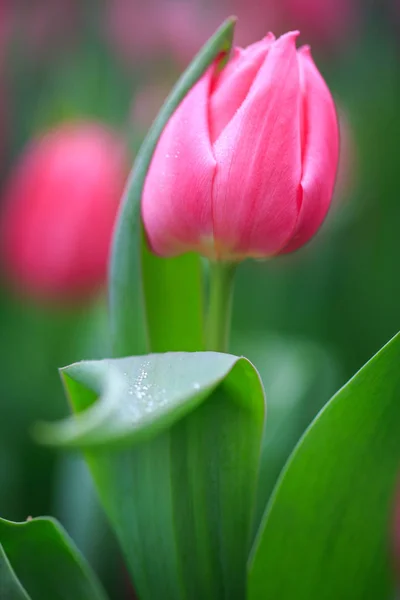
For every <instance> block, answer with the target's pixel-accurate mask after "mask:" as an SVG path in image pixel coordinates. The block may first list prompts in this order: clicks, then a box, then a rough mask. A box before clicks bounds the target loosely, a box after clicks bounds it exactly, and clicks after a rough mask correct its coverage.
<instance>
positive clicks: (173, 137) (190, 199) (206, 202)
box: [142, 65, 216, 256]
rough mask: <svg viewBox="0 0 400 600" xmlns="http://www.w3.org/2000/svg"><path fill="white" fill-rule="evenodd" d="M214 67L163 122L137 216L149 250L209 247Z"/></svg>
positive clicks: (174, 252)
mask: <svg viewBox="0 0 400 600" xmlns="http://www.w3.org/2000/svg"><path fill="white" fill-rule="evenodd" d="M214 71H215V65H213V66H212V67H210V68H209V69H208V71H207V72H206V74H205V75H204V76H203V77H202V78H201V79H200V80H199V81H198V82H197V83H196V85H195V86H194V87H193V88H192V89H191V90H190V92H189V93H188V94H187V96H186V97H185V98H184V100H183V101H182V103H181V104H180V106H179V107H178V108H177V110H176V112H175V113H174V114H173V116H172V117H171V119H170V120H169V121H168V123H167V125H166V127H165V129H164V132H163V134H162V136H161V138H160V140H159V142H158V145H157V148H156V151H155V153H154V156H153V160H152V162H151V165H150V169H149V171H148V174H147V177H146V182H145V186H144V190H143V197H142V218H143V222H144V226H145V230H146V233H147V237H148V241H149V244H150V247H151V249H152V250H153V252H155V253H156V254H160V255H162V256H175V255H178V254H181V253H183V252H187V251H189V250H193V251H201V253H202V254H207V246H210V248H211V251H212V235H213V226H212V207H211V192H212V182H213V179H214V173H215V165H216V163H215V158H214V155H213V151H212V146H211V142H210V135H209V125H208V100H209V93H210V88H211V82H212V79H213V76H214Z"/></svg>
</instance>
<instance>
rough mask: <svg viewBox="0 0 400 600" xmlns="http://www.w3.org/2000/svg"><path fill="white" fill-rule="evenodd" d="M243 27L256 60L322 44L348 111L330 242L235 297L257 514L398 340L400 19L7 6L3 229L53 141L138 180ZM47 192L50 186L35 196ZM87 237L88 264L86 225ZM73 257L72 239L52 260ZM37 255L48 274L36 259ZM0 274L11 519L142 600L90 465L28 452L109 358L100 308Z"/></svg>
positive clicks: (1, 24)
mask: <svg viewBox="0 0 400 600" xmlns="http://www.w3.org/2000/svg"><path fill="white" fill-rule="evenodd" d="M230 14H236V15H238V17H239V21H238V26H237V42H238V43H239V44H243V45H244V44H248V43H251V42H252V41H256V40H257V39H259V38H260V36H262V35H264V34H266V33H267V31H269V30H272V31H273V32H274V33H275V34H279V33H282V32H284V31H286V30H288V29H300V30H301V36H300V43H310V44H311V46H312V51H313V55H314V58H315V60H316V62H317V65H318V66H319V68H320V69H321V71H322V73H323V75H324V77H325V78H326V81H327V82H328V84H329V86H330V88H331V90H332V92H333V94H334V96H335V99H336V100H337V104H338V109H339V114H340V120H341V136H342V158H341V166H340V172H339V177H338V184H337V188H336V193H335V198H334V201H333V205H332V209H331V212H330V214H329V216H328V219H327V220H326V222H325V224H324V227H323V228H322V230H321V231H320V232H319V234H318V235H317V236H316V238H315V239H314V240H313V241H312V242H311V243H310V244H309V245H308V246H307V247H306V248H303V249H302V250H300V251H299V252H298V253H296V254H294V255H290V256H285V257H280V258H278V259H276V260H271V261H270V262H250V261H247V262H246V263H244V264H243V265H241V267H240V269H239V273H238V277H237V281H236V295H235V305H234V317H233V336H232V351H233V352H235V353H238V354H245V355H246V356H248V357H249V358H250V359H251V360H253V361H254V363H255V364H256V366H257V367H258V368H259V370H260V372H261V374H262V376H263V379H264V382H265V386H266V390H267V399H268V403H269V405H268V406H269V420H268V424H267V428H266V435H265V443H264V451H265V455H266V456H267V459H266V460H265V461H264V462H263V471H262V477H263V481H264V486H263V492H262V494H261V495H260V499H259V506H258V511H259V512H260V513H261V512H262V510H263V507H264V504H265V501H266V499H267V496H268V490H270V489H271V488H272V486H273V484H274V482H275V480H276V477H277V476H278V474H279V471H280V469H281V468H282V465H283V463H284V461H285V459H286V458H287V456H288V453H289V452H290V451H291V449H292V448H293V446H294V444H295V443H296V441H297V440H298V438H299V436H300V435H301V433H302V432H303V431H304V428H305V427H306V426H307V425H308V423H309V422H310V420H311V419H312V418H313V416H314V415H315V414H316V413H317V411H318V410H319V409H320V407H321V406H323V404H324V403H325V402H326V401H327V400H328V399H329V397H330V396H331V395H332V394H333V393H334V392H335V391H336V390H337V389H339V387H340V386H341V385H342V384H343V383H344V382H345V381H347V380H348V379H349V378H350V377H351V376H352V375H353V374H354V373H355V372H356V371H357V370H358V369H359V368H360V367H361V366H362V364H363V363H364V362H365V361H366V360H368V359H369V358H370V357H371V356H372V355H373V354H374V353H375V352H376V351H377V350H378V349H379V348H380V347H381V346H382V345H383V344H384V343H385V342H387V341H388V340H389V339H390V337H391V336H392V335H394V334H395V333H396V332H397V331H398V329H399V319H398V306H399V302H400V283H399V276H398V262H399V257H400V242H399V233H398V227H399V223H400V202H399V198H398V178H399V174H400V154H399V150H398V140H399V139H400V112H399V99H400V68H399V64H400V63H399V58H400V45H399V43H398V41H399V33H400V3H399V2H396V1H395V0H386V1H384V0H375V1H373V0H358V1H357V0H275V1H274V0H264V1H263V0H192V1H190V0H186V1H185V0H153V1H152V2H149V1H148V0H109V1H105V0H104V1H103V2H101V1H100V0H98V1H95V0H93V1H91V0H86V1H84V0H8V1H7V0H0V222H1V221H2V220H3V221H4V222H5V225H4V227H5V228H7V226H8V225H7V218H6V216H4V215H5V214H6V213H5V207H8V208H10V202H12V200H10V198H9V195H10V194H9V192H8V190H9V181H10V179H12V178H14V177H19V178H23V177H24V172H23V170H22V171H21V170H20V171H17V166H18V164H19V161H20V157H21V155H23V154H22V153H24V152H25V150H24V149H25V148H26V147H27V144H29V143H30V142H31V140H35V139H39V137H40V136H41V135H42V134H43V133H44V132H45V131H46V130H47V129H48V128H54V127H57V126H59V125H60V124H61V123H64V122H70V121H77V122H84V121H86V120H89V121H93V120H95V121H96V122H97V123H103V124H104V125H106V126H108V127H111V128H112V130H113V131H114V132H115V134H116V136H118V137H119V138H120V139H121V141H122V142H123V143H124V146H125V148H126V153H127V155H128V156H129V157H130V158H129V162H130V163H131V162H132V161H133V159H134V155H135V152H136V151H137V148H138V146H139V145H140V142H141V140H142V139H143V136H144V135H145V133H146V131H147V129H148V127H149V125H150V123H151V121H152V119H153V118H154V116H155V114H156V112H157V110H158V108H159V107H160V105H161V103H162V101H163V99H164V98H165V95H166V94H167V93H168V90H169V88H170V87H171V85H172V83H173V82H174V81H175V79H176V78H177V76H178V74H179V73H180V72H181V71H182V69H183V68H184V67H185V66H186V65H187V64H188V62H190V59H191V57H192V56H193V55H194V53H195V52H196V51H197V50H198V49H199V48H200V46H201V45H202V44H203V43H204V41H205V40H206V39H207V37H208V36H209V35H211V34H212V33H213V31H214V30H215V28H216V27H217V26H218V25H219V23H220V22H221V21H222V20H223V19H224V18H225V17H227V16H228V15H230ZM29 148H30V146H28V151H27V152H28V153H29V152H30V151H29ZM31 152H32V150H31ZM88 160H89V158H88ZM67 168H68V165H66V169H67ZM42 169H44V170H45V169H46V166H45V165H42ZM16 172H17V175H15V173H16ZM40 193H41V191H40V181H38V182H37V183H36V188H35V189H34V190H33V191H32V197H33V196H34V195H35V194H39V195H40ZM60 198H61V199H62V193H60ZM60 198H55V199H54V201H55V202H58V201H60ZM65 201H66V202H68V201H69V198H66V199H65ZM30 202H34V199H32V200H31V198H30V197H28V198H25V204H26V206H27V209H26V215H22V216H21V215H19V216H18V218H17V229H18V230H19V229H20V232H19V238H18V239H19V242H18V243H19V244H21V245H22V246H23V245H24V244H25V243H27V242H26V239H27V237H26V236H25V233H24V232H25V230H24V227H26V222H27V221H29V218H30V212H29V204H30ZM11 210H12V208H11ZM40 210H41V211H42V212H43V215H42V217H43V219H44V220H45V222H46V223H48V227H50V228H51V227H52V223H51V220H49V218H48V215H46V209H45V208H43V206H42V207H41V209H40ZM73 210H75V209H74V205H73V203H71V211H73ZM93 210H96V204H94V208H93ZM53 214H56V215H57V212H56V213H54V211H53ZM53 218H57V217H53ZM77 218H78V217H77ZM18 219H19V220H20V221H21V223H20V225H19V221H18ZM61 220H62V219H61ZM70 221H71V222H72V223H73V222H74V214H73V213H72V214H71V215H70ZM62 226H63V225H62V224H61V229H62ZM4 227H3V228H2V229H1V231H2V232H3V235H4V231H5V229H4ZM58 227H59V224H58ZM65 227H66V228H67V224H66V225H65ZM80 236H81V238H82V240H80V241H79V243H80V244H81V243H84V244H86V245H87V246H88V247H89V248H90V244H91V243H92V240H93V238H94V237H95V236H96V231H95V227H91V223H90V219H88V222H87V225H86V227H85V228H83V230H82V231H81V232H80ZM76 243H77V241H76V235H75V234H74V235H73V236H72V235H71V232H70V231H69V230H67V229H66V233H65V236H64V237H63V245H62V248H61V249H60V248H55V249H54V252H55V253H56V252H61V253H62V252H67V250H68V244H72V245H73V244H76ZM56 245H57V244H56ZM29 255H30V257H31V258H32V260H33V261H34V262H35V261H36V263H35V264H38V265H39V268H40V265H41V257H40V252H38V256H36V255H35V247H34V245H33V246H32V245H31V246H30V247H29ZM71 260H72V259H71ZM1 263H2V271H3V276H2V280H1V288H0V334H1V342H0V514H1V516H3V517H6V518H9V519H13V520H17V521H18V520H24V519H26V518H27V516H28V515H32V516H37V515H41V514H52V515H54V516H56V517H57V518H59V519H60V520H61V521H62V522H63V524H64V525H65V526H66V528H67V529H68V531H69V532H70V533H71V535H72V536H73V537H74V539H75V540H76V542H77V544H78V545H79V546H80V548H81V549H82V550H83V551H84V552H85V554H86V555H87V556H88V558H89V560H90V561H91V562H92V564H93V565H94V567H95V568H96V569H97V570H98V571H99V573H100V575H101V577H102V579H103V580H104V581H105V582H106V585H107V586H108V588H109V590H111V597H122V595H123V594H124V593H125V592H126V594H128V593H129V590H128V587H127V583H126V581H125V576H124V570H123V567H122V561H121V559H120V557H119V555H118V551H117V550H116V548H115V544H113V541H112V538H111V535H110V533H109V532H108V529H107V527H106V525H105V523H104V519H103V517H102V513H101V510H100V509H99V507H98V505H97V503H96V499H95V498H94V495H93V491H92V488H91V484H90V479H89V478H88V475H87V473H86V470H85V467H84V465H83V464H82V461H81V460H80V459H79V457H77V456H65V455H57V454H55V453H53V452H51V451H49V450H48V449H42V448H40V447H38V446H37V445H35V444H34V442H33V441H32V439H31V436H30V426H31V424H32V423H33V422H34V421H35V420H38V419H46V420H51V419H53V418H56V417H59V416H62V415H65V414H66V413H67V412H68V409H67V406H66V402H65V399H64V397H63V391H62V388H61V385H60V382H59V378H58V373H57V368H58V367H60V366H63V365H66V364H68V363H71V362H75V361H77V360H81V359H83V358H100V357H103V356H106V355H107V354H109V349H108V331H107V315H106V300H105V296H104V293H96V290H93V293H91V294H85V295H82V297H80V296H79V295H78V296H77V297H74V300H73V302H68V301H60V298H57V299H55V298H54V297H52V296H49V297H48V298H47V297H46V295H45V294H41V295H40V297H38V295H37V293H36V290H33V289H31V287H30V285H29V283H27V282H25V281H18V274H16V273H14V274H13V276H12V277H11V278H10V272H11V273H12V270H13V266H12V256H10V254H9V253H7V252H3V251H2V256H1ZM43 268H44V267H43ZM11 281H12V282H11ZM96 289H97V288H96ZM118 594H119V595H118Z"/></svg>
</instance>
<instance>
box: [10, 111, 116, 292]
mask: <svg viewBox="0 0 400 600" xmlns="http://www.w3.org/2000/svg"><path fill="white" fill-rule="evenodd" d="M126 175H127V156H126V151H125V147H124V143H123V141H122V140H121V139H120V138H119V136H118V135H117V134H116V133H114V132H113V131H111V130H109V129H108V128H106V127H105V126H103V125H102V124H97V123H92V122H86V123H75V124H65V125H62V126H60V127H58V128H55V129H54V130H52V131H50V132H48V133H47V134H46V135H44V136H43V137H41V138H39V139H36V140H34V141H32V142H31V143H30V145H29V146H28V147H27V149H26V150H25V152H24V153H23V154H22V156H21V158H20V160H19V163H18V164H17V166H16V168H15V169H14V171H12V173H11V175H10V178H9V181H8V183H7V185H6V188H5V197H4V200H5V202H4V208H3V210H2V213H1V220H0V225H1V251H2V252H1V258H2V263H3V268H4V270H5V271H6V273H7V275H8V278H9V279H10V280H12V282H13V283H14V284H15V286H16V287H17V288H18V289H21V290H22V291H24V293H25V294H26V295H28V296H29V297H35V298H39V299H40V300H45V301H50V302H56V303H60V302H61V303H66V302H70V301H74V302H77V301H78V302H81V301H82V300H84V299H86V297H91V296H92V295H93V294H94V293H96V292H97V291H98V289H99V287H101V286H102V285H103V284H104V283H105V279H106V273H107V260H108V252H109V246H110V241H111V235H112V230H113V226H114V220H115V216H116V212H117V210H118V206H119V200H120V198H121V194H122V191H123V187H124V184H125V179H126Z"/></svg>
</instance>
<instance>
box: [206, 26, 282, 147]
mask: <svg viewBox="0 0 400 600" xmlns="http://www.w3.org/2000/svg"><path fill="white" fill-rule="evenodd" d="M274 40H275V37H274V35H273V34H272V33H270V34H268V35H267V36H266V37H265V38H264V39H263V40H261V41H260V42H256V43H255V44H252V45H251V46H248V47H247V48H244V49H243V48H235V51H234V56H233V57H232V58H231V59H230V61H229V62H228V64H227V65H226V67H225V68H224V69H223V70H222V71H221V73H220V74H219V75H218V77H217V78H216V81H215V83H214V86H213V90H212V93H211V98H210V113H209V115H210V136H211V142H212V143H214V142H215V141H216V140H217V139H218V137H219V136H220V134H221V132H222V131H223V129H224V128H225V127H226V125H227V124H228V123H229V121H230V120H231V119H232V118H233V116H234V114H235V113H236V111H237V110H238V108H239V107H240V105H241V104H242V102H243V101H244V100H245V98H246V96H247V94H248V92H249V90H250V87H251V85H252V83H253V81H254V79H255V77H256V75H257V73H258V71H259V69H260V67H261V66H262V64H263V62H264V60H265V58H266V56H267V54H268V50H269V48H270V46H271V44H272V42H273V41H274Z"/></svg>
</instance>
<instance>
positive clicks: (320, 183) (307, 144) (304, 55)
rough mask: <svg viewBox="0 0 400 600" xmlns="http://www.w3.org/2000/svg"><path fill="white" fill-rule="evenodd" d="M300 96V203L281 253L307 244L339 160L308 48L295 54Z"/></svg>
mask: <svg viewBox="0 0 400 600" xmlns="http://www.w3.org/2000/svg"><path fill="white" fill-rule="evenodd" d="M298 62H299V67H300V69H301V73H302V81H303V88H304V91H303V94H304V148H303V174H302V178H301V187H302V190H303V200H302V204H301V209H300V213H299V221H298V224H297V227H296V233H295V236H294V237H293V239H292V240H291V241H290V243H289V244H288V246H287V247H286V248H285V249H284V252H292V251H294V250H297V248H299V247H300V246H302V245H303V244H305V243H306V242H308V240H309V239H310V238H311V237H312V236H313V235H314V234H315V233H316V232H317V230H318V229H319V227H320V226H321V224H322V222H323V220H324V218H325V216H326V213H327V212H328V209H329V206H330V203H331V200H332V194H333V189H334V185H335V178H336V171H337V165H338V158H339V130H338V121H337V114H336V109H335V105H334V102H333V99H332V96H331V94H330V92H329V90H328V87H327V85H326V83H325V81H324V80H323V78H322V77H321V75H320V73H319V71H318V69H317V68H316V66H315V64H314V61H313V59H312V57H311V54H310V51H309V49H308V48H302V49H301V50H299V52H298Z"/></svg>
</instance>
